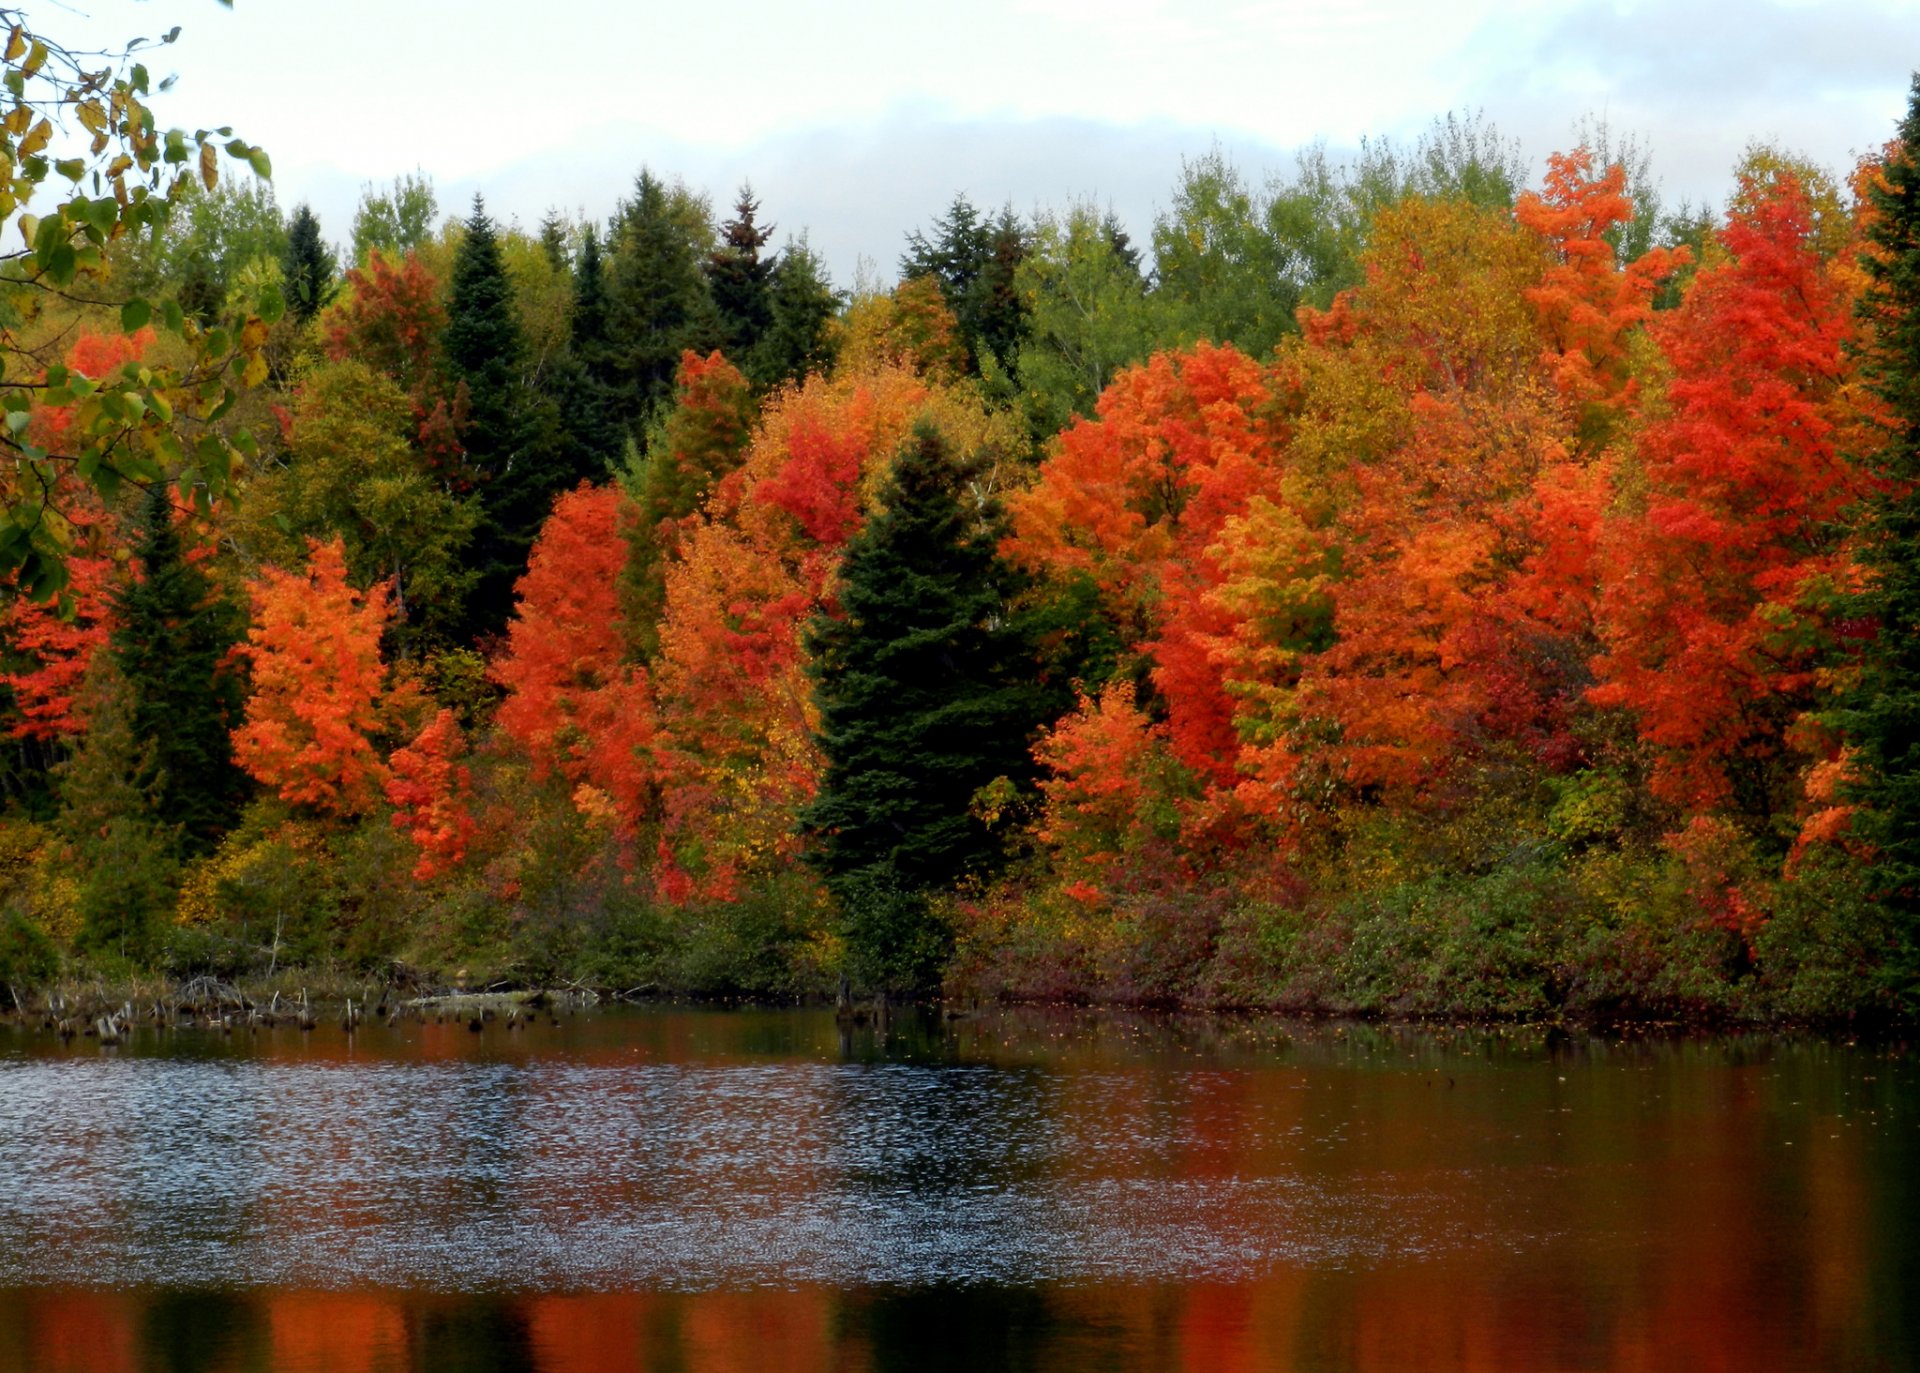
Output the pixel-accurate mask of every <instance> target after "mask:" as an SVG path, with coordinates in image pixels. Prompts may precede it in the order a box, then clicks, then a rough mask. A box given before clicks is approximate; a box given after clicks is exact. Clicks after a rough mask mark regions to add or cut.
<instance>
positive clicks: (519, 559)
mask: <svg viewBox="0 0 1920 1373" xmlns="http://www.w3.org/2000/svg"><path fill="white" fill-rule="evenodd" d="M442 337H443V343H442V346H443V348H444V349H445V353H446V359H447V373H448V377H449V379H450V380H451V381H453V382H454V383H455V385H456V386H457V387H458V388H459V390H460V391H461V392H463V393H464V395H463V400H464V404H465V413H466V416H467V422H466V425H465V427H464V428H463V429H462V430H461V433H460V441H461V444H462V445H463V446H464V447H465V449H466V452H467V460H468V462H469V463H470V464H471V466H472V467H473V470H474V471H475V472H476V473H477V474H478V475H479V477H480V482H481V485H480V508H481V523H480V528H479V530H478V531H476V534H475V538H474V558H475V571H476V573H477V574H478V575H477V580H476V583H475V586H474V590H473V595H472V596H471V598H470V599H469V601H468V614H467V622H468V629H469V631H470V632H471V633H474V634H486V633H491V632H494V631H497V630H499V629H500V628H501V627H502V626H503V625H505V624H506V622H507V616H508V615H509V614H510V613H511V611H512V609H513V583H514V581H515V580H516V579H517V578H518V577H519V575H520V573H521V572H523V571H524V570H525V569H526V565H527V550H528V549H529V548H530V547H531V546H532V544H533V536H534V534H535V532H536V531H537V530H538V529H539V527H540V521H541V520H543V519H545V518H546V513H547V507H548V506H549V505H550V504H551V503H552V500H553V497H554V494H555V493H556V492H557V491H558V490H559V489H561V488H562V487H563V486H564V485H565V482H566V477H567V475H568V473H567V471H566V467H565V465H564V463H562V462H559V461H556V460H555V455H554V454H552V453H550V452H537V451H535V448H536V445H535V443H534V438H535V434H536V425H535V416H534V414H533V401H534V399H535V398H534V397H533V396H532V394H531V393H530V392H529V391H528V389H527V387H526V386H525V384H524V378H523V376H522V373H523V371H524V368H525V365H526V345H525V342H524V340H523V339H522V337H521V334H520V324H519V321H518V320H517V319H516V317H515V315H514V312H513V285H512V282H511V281H510V280H509V279H508V277H507V270H506V266H505V264H504V263H503V262H502V261H501V257H500V242H499V239H498V238H497V237H496V236H495V234H494V229H493V221H492V220H491V219H490V218H488V216H487V209H486V203H485V201H483V200H482V199H481V197H480V196H478V195H476V196H474V198H473V213H472V214H471V215H470V216H469V217H468V219H467V225H466V233H465V235H464V236H463V237H462V238H461V240H460V247H459V250H458V251H457V252H456V253H455V254H454V259H453V279H452V281H451V283H450V284H449V288H448V292H447V328H446V333H445V334H444V335H443V336H442Z"/></svg>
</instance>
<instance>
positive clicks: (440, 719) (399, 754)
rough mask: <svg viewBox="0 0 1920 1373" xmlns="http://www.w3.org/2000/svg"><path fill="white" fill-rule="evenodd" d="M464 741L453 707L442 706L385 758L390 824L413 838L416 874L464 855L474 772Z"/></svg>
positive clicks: (430, 873)
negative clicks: (468, 764)
mask: <svg viewBox="0 0 1920 1373" xmlns="http://www.w3.org/2000/svg"><path fill="white" fill-rule="evenodd" d="M465 752H466V740H465V738H464V737H463V736H462V735H461V733H460V722H459V721H458V720H457V719H455V718H454V714H453V712H452V711H451V710H445V709H442V710H441V711H440V712H439V713H437V714H436V715H435V716H434V717H433V719H431V720H429V721H428V722H427V726H426V728H425V729H423V730H421V731H420V733H419V734H418V735H417V736H415V738H414V740H413V742H412V743H411V744H408V745H405V746H404V747H401V748H397V749H395V750H394V751H393V756H392V757H391V758H390V759H388V760H387V763H388V767H389V769H390V770H391V771H390V774H389V776H388V778H387V784H386V793H387V800H388V801H389V802H391V803H392V804H393V806H394V815H393V823H394V825H395V827H397V828H398V829H400V830H403V831H404V832H405V833H406V836H407V838H408V839H410V840H411V841H412V842H413V847H414V851H415V853H417V854H418V855H419V860H418V861H417V862H416V863H415V864H414V865H413V875H414V877H415V878H416V879H417V880H419V881H422V882H428V881H432V880H433V879H434V878H436V877H438V876H440V875H441V874H442V873H445V872H447V871H448V870H450V869H452V868H454V867H456V866H458V864H459V863H460V860H461V859H463V858H465V857H466V854H467V849H468V847H469V846H470V845H471V844H472V843H473V836H474V833H475V831H476V829H477V826H476V825H475V823H474V819H473V777H472V775H471V773H469V772H468V770H467V768H466V767H465V766H464V765H463V764H462V763H461V762H460V758H461V755H462V754H464V753H465Z"/></svg>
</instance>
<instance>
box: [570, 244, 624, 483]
mask: <svg viewBox="0 0 1920 1373" xmlns="http://www.w3.org/2000/svg"><path fill="white" fill-rule="evenodd" d="M613 371H614V362H613V356H612V352H611V350H610V349H609V347H608V343H607V282H606V271H605V266H604V260H603V259H602V257H601V255H600V237H599V235H598V234H597V233H595V232H594V229H593V226H592V225H588V226H587V232H586V235H585V237H584V238H583V239H582V240H581V243H580V255H579V257H578V259H577V260H576V261H575V262H574V264H573V307H572V309H571V311H570V312H569V314H568V317H567V353H566V356H565V358H564V359H563V360H562V362H561V365H560V369H559V376H558V378H557V381H556V383H555V388H554V389H555V393H556V395H557V396H558V398H559V404H560V422H561V425H562V426H563V428H564V432H565V444H566V462H567V466H568V468H569V471H570V472H571V474H572V481H570V482H569V483H568V484H569V485H574V484H577V483H578V482H580V481H583V480H584V481H599V480H602V479H603V478H605V476H606V475H607V473H608V472H609V471H611V470H612V468H613V465H614V463H615V462H616V461H617V460H618V459H619V457H620V455H621V452H622V450H623V448H624V447H625V444H626V433H625V431H624V430H623V429H622V427H621V426H620V424H619V422H618V421H617V419H616V418H615V416H614V401H613V394H612V392H613V382H612V378H613Z"/></svg>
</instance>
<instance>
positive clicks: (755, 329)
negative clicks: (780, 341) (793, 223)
mask: <svg viewBox="0 0 1920 1373" xmlns="http://www.w3.org/2000/svg"><path fill="white" fill-rule="evenodd" d="M759 209H760V202H759V201H757V200H755V199H754V198H753V187H752V186H750V185H743V186H741V188H740V195H739V198H738V199H737V200H735V201H734V204H733V218H732V219H730V220H728V221H727V222H726V223H725V224H723V225H722V226H721V227H720V246H719V248H718V249H716V250H715V251H714V252H713V253H711V254H709V255H708V257H707V288H708V290H710V291H711V292H712V294H713V307H714V310H715V311H716V312H717V313H718V315H719V317H720V347H721V350H722V351H723V352H725V353H726V355H727V357H728V358H729V359H731V360H734V361H736V362H738V361H743V360H744V359H745V358H746V357H747V356H748V355H749V354H750V353H751V352H752V350H753V348H754V345H755V344H757V343H758V342H759V340H760V338H761V336H762V335H764V334H765V333H766V332H767V329H768V328H769V327H770V326H771V325H772V323H773V267H774V264H773V262H772V261H771V260H770V259H767V258H764V257H762V256H761V255H760V250H761V249H762V248H764V247H766V246H767V240H768V239H770V238H772V237H773V226H772V225H770V224H769V225H768V226H767V227H766V228H764V229H763V228H761V227H760V226H759V225H758V224H757V223H756V222H755V221H754V215H755V214H756V213H757V212H758V211H759Z"/></svg>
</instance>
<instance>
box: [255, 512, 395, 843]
mask: <svg viewBox="0 0 1920 1373" xmlns="http://www.w3.org/2000/svg"><path fill="white" fill-rule="evenodd" d="M308 547H309V558H308V566H307V568H306V570H305V571H302V572H283V571H281V570H280V569H278V568H271V567H270V568H266V569H264V570H263V571H262V572H261V574H260V576H259V577H258V578H257V579H256V580H254V581H253V582H252V583H250V584H249V586H248V592H249V594H250V595H251V597H252V601H253V627H252V628H251V629H249V630H248V631H247V643H246V647H245V649H244V650H243V652H244V653H245V656H246V659H247V661H248V663H249V665H250V666H251V668H252V673H253V694H252V696H250V697H249V698H248V700H247V710H246V719H245V721H244V723H243V724H242V725H241V726H240V728H239V729H237V730H235V731H234V735H233V754H234V757H235V759H236V760H237V761H238V762H239V764H240V766H241V767H243V768H245V769H246V771H247V772H248V774H249V775H251V776H252V777H253V778H254V779H255V780H257V781H258V782H260V783H261V784H262V785H264V786H266V787H269V788H271V789H273V790H274V791H275V792H277V793H278V795H279V796H280V798H281V799H282V800H283V801H287V802H290V803H292V804H294V805H299V806H306V807H310V808H312V809H313V810H316V811H319V812H321V813H322V814H325V815H332V816H342V817H344V816H355V815H363V814H365V813H366V812H367V811H369V810H371V809H372V808H373V807H374V806H375V805H377V804H378V803H379V801H380V800H381V798H382V796H383V794H384V787H385V784H386V780H387V769H386V765H385V764H384V763H383V762H382V761H381V759H380V755H379V752H378V750H377V749H376V748H375V747H374V743H373V735H374V734H375V733H376V732H377V731H378V730H379V729H380V728H381V727H382V725H383V724H384V720H383V716H382V710H381V707H382V697H383V695H384V693H385V688H386V675H387V670H386V665H385V663H383V662H382V661H381V658H380V636H381V634H382V632H383V631H384V630H385V628H386V621H387V595H388V590H387V587H386V585H385V584H384V583H380V584H376V585H374V586H373V587H371V588H369V589H368V590H366V591H364V592H362V591H357V590H355V589H354V587H353V585H352V583H350V582H349V581H348V580H347V559H346V550H345V548H344V547H343V546H342V544H341V542H340V540H339V539H338V538H335V539H333V540H331V541H330V542H326V543H322V542H320V541H318V540H310V541H309V544H308Z"/></svg>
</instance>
